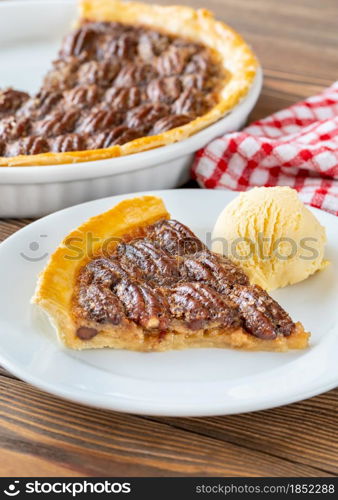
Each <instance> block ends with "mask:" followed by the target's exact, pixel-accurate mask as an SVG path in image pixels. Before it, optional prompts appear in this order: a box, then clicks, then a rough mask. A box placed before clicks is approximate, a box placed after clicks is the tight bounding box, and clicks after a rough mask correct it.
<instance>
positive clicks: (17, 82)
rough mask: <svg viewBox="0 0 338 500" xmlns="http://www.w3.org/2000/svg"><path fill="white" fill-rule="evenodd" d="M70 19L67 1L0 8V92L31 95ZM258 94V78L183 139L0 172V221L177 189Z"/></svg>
mask: <svg viewBox="0 0 338 500" xmlns="http://www.w3.org/2000/svg"><path fill="white" fill-rule="evenodd" d="M75 18H76V3H75V1H74V2H73V1H72V2H69V1H62V0H53V1H48V2H42V1H37V0H35V1H30V0H29V1H20V2H17V1H14V2H12V1H11V2H7V1H5V2H2V3H1V4H0V47H1V49H0V65H1V68H6V71H2V72H1V74H0V88H1V87H7V86H13V87H15V88H18V89H22V90H27V91H29V92H35V91H36V90H37V89H38V87H39V84H40V82H41V78H42V75H43V74H44V72H45V71H46V69H48V67H49V66H50V63H51V61H52V60H53V59H55V56H56V54H57V50H58V47H59V45H60V40H61V38H62V36H63V35H64V34H65V33H66V32H67V31H68V30H69V27H70V26H71V24H72V21H73V20H74V19H75ZM261 87H262V71H261V69H259V71H258V73H257V76H256V79H255V81H254V83H253V85H252V87H251V89H250V91H249V93H248V94H247V96H246V97H245V98H244V99H243V100H242V101H241V102H240V103H239V104H238V105H237V106H236V107H235V108H234V109H233V110H232V111H231V112H230V113H229V114H228V115H226V116H225V117H224V118H223V119H221V120H219V121H218V122H216V123H215V124H213V125H211V126H209V127H207V128H206V129H204V130H202V131H201V132H198V133H197V134H195V135H193V136H191V137H189V138H188V139H186V140H184V141H181V142H178V143H175V144H171V145H168V146H164V147H160V148H157V149H153V150H150V151H146V152H142V153H137V154H134V155H129V156H125V157H120V158H111V159H107V160H99V161H92V162H85V163H77V164H66V165H51V166H36V167H34V166H33V167H1V168H0V217H37V216H40V215H44V214H47V213H50V212H53V211H55V210H59V209H60V208H64V207H67V206H70V205H73V204H76V203H81V202H83V201H88V200H92V199H96V198H101V197H105V196H108V195H112V194H122V193H127V192H132V191H142V190H145V189H165V188H174V187H177V186H180V185H182V184H183V183H184V182H186V181H187V180H188V178H189V168H190V165H191V162H192V159H193V154H194V152H195V151H197V150H198V149H199V148H201V147H203V146H205V145H206V144H207V143H208V142H209V141H211V140H212V139H214V138H215V137H218V136H219V135H222V134H224V133H226V132H230V131H234V130H238V129H240V128H241V127H242V126H243V125H244V123H245V121H246V120H247V117H248V115H249V113H250V111H251V110H252V108H253V107H254V105H255V103H256V101H257V98H258V96H259V93H260V90H261Z"/></svg>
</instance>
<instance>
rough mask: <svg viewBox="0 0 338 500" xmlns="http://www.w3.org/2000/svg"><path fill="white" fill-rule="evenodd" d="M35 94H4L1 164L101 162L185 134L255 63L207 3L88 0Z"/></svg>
mask: <svg viewBox="0 0 338 500" xmlns="http://www.w3.org/2000/svg"><path fill="white" fill-rule="evenodd" d="M80 19H81V20H80V21H79V22H78V25H77V27H76V29H75V30H74V31H73V32H72V33H70V34H69V35H67V36H66V37H65V39H64V41H63V43H62V46H61V49H60V51H59V54H58V58H57V60H56V61H54V63H53V66H52V68H51V70H50V71H49V72H48V73H47V75H46V76H45V78H44V80H43V82H42V86H41V88H40V90H39V92H38V93H37V94H36V95H35V96H29V95H28V94H27V93H25V92H21V91H18V90H14V89H6V90H3V91H0V166H16V165H18V166H20V165H48V164H58V163H67V162H80V161H87V160H97V159H102V158H110V157H115V156H120V155H126V154H131V153H135V152H138V151H144V150H147V149H151V148H155V147H158V146H163V145H166V144H169V143H172V142H175V141H179V140H182V139H184V138H186V137H188V136H189V135H191V134H194V133H195V132H197V131H198V130H200V129H202V128H204V127H206V126H207V125H209V124H211V123H213V122H214V121H216V120H218V119H219V118H221V117H222V116H223V115H224V114H225V113H226V112H227V111H229V110H230V109H231V108H232V107H233V106H234V105H235V104H237V102H238V101H239V100H240V98H241V97H243V96H244V95H245V94H246V93H247V91H248V89H249V88H250V86H251V84H252V81H253V78H254V76H255V73H256V69H257V62H256V59H255V57H254V55H253V53H252V52H251V50H250V49H249V48H248V46H247V45H246V44H245V42H244V41H243V40H242V39H241V38H240V36H239V35H238V34H237V33H235V32H234V31H233V30H231V29H230V28H229V27H227V26H226V25H224V24H223V23H221V22H218V21H215V20H214V18H213V17H212V15H211V14H210V13H209V12H208V11H206V10H204V9H202V10H197V11H195V10H193V9H191V8H188V7H177V6H175V7H160V6H156V5H145V4H141V3H133V2H128V3H123V2H121V1H120V0H82V2H81V18H80Z"/></svg>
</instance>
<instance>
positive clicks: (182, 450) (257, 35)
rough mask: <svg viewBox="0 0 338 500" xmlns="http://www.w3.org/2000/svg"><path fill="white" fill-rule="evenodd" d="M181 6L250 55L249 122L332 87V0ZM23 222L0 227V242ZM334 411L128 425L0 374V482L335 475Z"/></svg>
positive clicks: (316, 405) (332, 398)
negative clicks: (257, 73)
mask: <svg viewBox="0 0 338 500" xmlns="http://www.w3.org/2000/svg"><path fill="white" fill-rule="evenodd" d="M158 3H162V4H165V3H169V2H163V1H161V0H158ZM182 3H186V4H190V5H194V6H196V7H205V6H206V5H207V7H208V8H209V9H210V10H213V11H214V12H215V13H216V14H217V16H218V17H219V18H221V19H223V20H225V21H226V22H228V23H229V24H231V25H232V26H233V27H234V28H236V29H237V30H238V31H240V32H241V33H242V34H243V35H244V37H245V38H246V39H247V41H248V42H250V44H251V45H252V46H253V48H254V49H255V51H256V53H257V54H258V56H259V58H260V61H261V63H262V65H263V68H264V74H265V80H264V88H263V92H262V95H261V97H260V99H259V101H258V104H257V106H256V108H255V110H254V111H253V113H252V117H251V118H252V119H257V118H260V117H263V116H266V115H267V114H269V113H271V112H274V111H276V110H278V109H281V108H283V107H285V106H288V105H290V104H292V103H294V102H295V101H296V100H299V99H301V98H303V97H306V96H309V95H311V94H313V93H315V92H318V91H319V90H321V89H322V88H324V87H325V86H327V85H329V84H331V83H332V82H333V81H334V80H335V79H336V78H337V68H338V37H337V19H338V2H337V1H336V0H323V1H320V2H319V1H318V0H283V1H282V2H281V1H280V0H208V2H205V0H204V1H203V0H194V1H193V0H191V1H182ZM0 50H1V49H0ZM29 222H30V221H29V220H27V219H25V220H13V219H8V220H3V221H1V222H0V240H3V239H5V238H7V237H8V236H9V235H10V234H12V233H13V232H15V231H16V230H17V229H19V228H20V227H23V226H25V225H26V224H28V223H29ZM9 333H10V332H9ZM337 411H338V390H334V391H331V392H329V393H326V394H323V395H321V396H317V397H315V398H312V399H310V400H307V401H304V402H301V403H297V404H293V405H289V406H285V407H283V408H277V409H273V410H269V411H263V412H256V413H251V414H245V415H236V416H228V417H215V418H154V417H138V416H132V415H123V414H117V413H113V412H108V411H101V410H96V409H91V408H87V407H83V406H80V405H76V404H72V403H68V402H65V401H62V400H60V399H57V398H54V397H52V396H49V395H48V394H44V393H42V392H41V391H39V390H37V389H34V388H32V387H30V386H29V385H27V384H26V383H24V382H22V381H20V380H18V379H16V378H15V377H13V376H11V375H10V374H8V373H7V372H6V371H5V370H3V369H0V475H1V476H6V475H15V476H60V475H64V476H88V475H90V476H107V477H108V476H118V475H120V476H148V475H153V476H178V475H186V476H188V475H197V476H211V475H222V476H305V477H309V476H316V477H320V476H330V475H337V474H338V433H337Z"/></svg>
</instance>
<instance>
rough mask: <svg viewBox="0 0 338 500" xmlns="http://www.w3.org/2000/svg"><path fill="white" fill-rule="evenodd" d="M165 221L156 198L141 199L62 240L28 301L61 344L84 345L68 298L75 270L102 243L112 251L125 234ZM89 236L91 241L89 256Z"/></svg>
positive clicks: (93, 219)
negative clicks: (47, 318) (40, 312)
mask: <svg viewBox="0 0 338 500" xmlns="http://www.w3.org/2000/svg"><path fill="white" fill-rule="evenodd" d="M168 218H169V213H168V212H167V210H166V208H165V206H164V203H163V201H162V200H161V199H160V198H158V197H155V196H143V197H139V198H132V199H127V200H124V201H122V202H120V203H119V204H118V205H116V206H115V207H113V208H112V209H110V210H108V211H106V212H104V213H101V214H99V215H96V216H94V217H91V218H90V219H88V220H87V221H85V222H84V223H83V224H81V225H80V226H79V227H78V228H76V229H74V230H73V231H71V232H70V233H69V234H68V235H67V236H65V238H64V239H63V241H62V242H61V243H60V245H59V246H58V248H57V249H56V251H55V252H54V253H53V254H52V255H51V257H50V259H49V261H48V263H47V265H46V267H45V269H44V270H43V271H42V272H41V273H40V275H39V277H38V282H37V286H36V289H35V293H34V296H33V297H32V300H31V302H32V303H33V304H37V305H38V306H39V307H40V308H41V309H42V310H44V311H45V313H47V315H48V317H49V320H50V321H51V323H52V325H53V326H54V328H55V329H56V331H57V334H58V338H59V340H60V341H61V342H62V344H64V345H65V346H66V347H70V348H73V349H79V348H81V345H82V344H85V343H86V341H83V340H80V339H77V337H76V336H75V328H74V325H75V323H74V320H73V318H72V295H73V291H74V283H75V279H76V275H77V272H78V270H79V268H80V267H82V266H83V265H85V264H86V263H87V262H88V261H89V260H90V258H91V256H92V255H95V254H97V253H99V252H100V250H101V249H102V246H103V244H104V243H105V242H107V241H109V250H112V249H113V248H114V246H116V245H117V243H118V239H119V238H121V237H122V236H124V235H125V234H128V233H129V234H130V233H131V234H132V233H133V232H134V231H135V230H137V229H138V228H140V227H145V226H148V225H151V224H154V223H155V222H157V221H158V220H161V219H168ZM89 235H90V238H91V239H92V245H91V252H90V256H89V255H88V237H89ZM114 238H116V241H114ZM72 252H73V254H72ZM76 255H78V258H76ZM81 343H82V344H81ZM90 344H92V342H90ZM82 347H83V348H84V347H94V346H93V345H88V346H87V345H83V346H82Z"/></svg>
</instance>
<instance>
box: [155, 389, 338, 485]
mask: <svg viewBox="0 0 338 500" xmlns="http://www.w3.org/2000/svg"><path fill="white" fill-rule="evenodd" d="M337 414H338V389H335V390H334V391H330V392H328V393H326V394H322V395H320V396H317V397H315V398H312V399H309V400H307V401H302V402H301V403H296V404H293V405H288V406H284V407H282V408H276V409H273V410H268V411H261V412H255V413H248V414H243V415H231V416H226V417H213V418H186V419H183V418H180V419H175V418H166V419H163V418H161V419H156V421H160V422H166V423H169V424H170V425H173V426H174V427H177V428H179V429H185V430H189V431H192V432H196V433H198V434H201V435H203V436H208V437H212V438H215V439H218V440H224V441H226V442H231V443H236V444H239V445H241V446H245V447H248V448H250V449H252V450H259V451H261V452H264V453H269V454H270V455H273V456H277V457H283V458H285V459H287V460H290V461H293V462H296V463H302V464H304V465H310V466H312V467H317V468H318V469H322V470H325V471H327V472H330V473H332V474H334V475H337V474H338V433H337ZM152 418H153V417H152Z"/></svg>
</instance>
